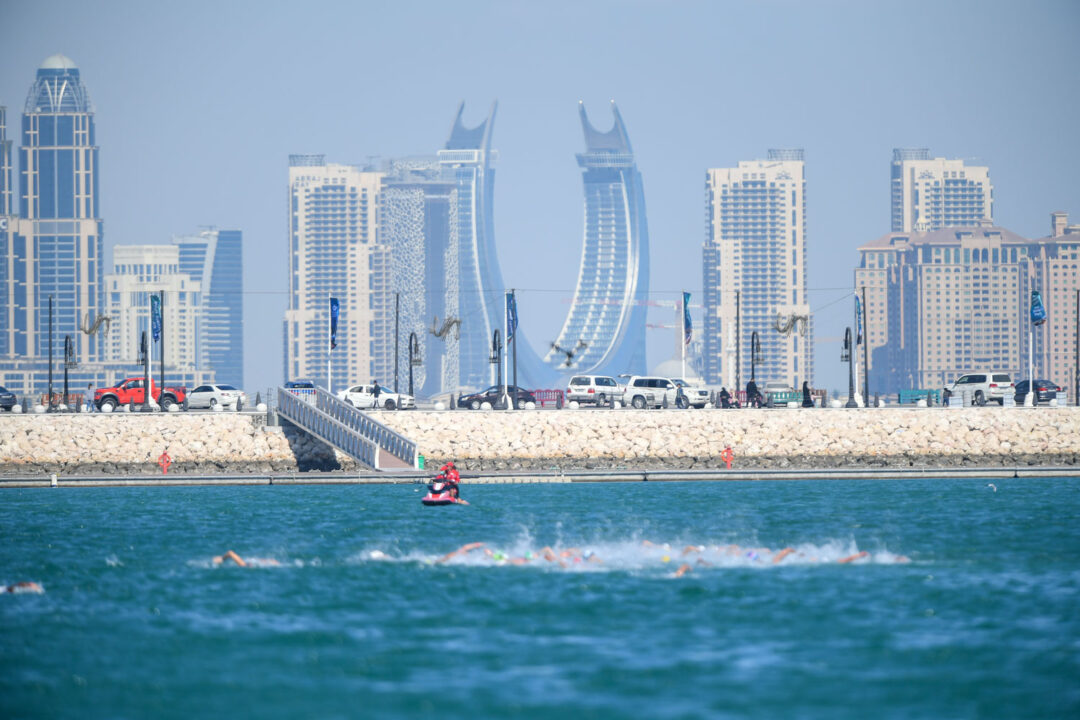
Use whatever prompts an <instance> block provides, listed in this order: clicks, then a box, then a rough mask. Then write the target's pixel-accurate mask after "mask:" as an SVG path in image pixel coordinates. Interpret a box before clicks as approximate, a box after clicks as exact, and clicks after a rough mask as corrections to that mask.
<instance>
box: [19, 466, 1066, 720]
mask: <svg viewBox="0 0 1080 720" xmlns="http://www.w3.org/2000/svg"><path fill="white" fill-rule="evenodd" d="M993 482H994V484H995V485H996V488H997V490H996V491H995V490H994V489H993V488H991V487H988V481H986V480H982V481H974V480H921V479H920V480H908V481H866V480H863V481H848V480H836V481H811V482H756V483H633V484H630V483H625V484H624V483H619V484H593V485H581V484H576V485H524V486H483V487H479V486H478V487H468V486H467V485H466V486H465V489H464V495H465V497H467V498H468V499H469V500H470V501H471V502H472V503H473V504H472V505H471V506H469V507H449V508H425V507H423V506H421V504H420V502H419V497H420V493H418V492H417V488H416V487H414V486H314V487H312V486H308V487H281V486H277V487H227V488H213V487H204V488H101V489H59V490H56V489H34V490H6V491H4V492H3V493H2V494H0V502H2V506H0V527H2V528H3V535H4V538H3V542H2V543H0V583H3V584H10V583H14V582H16V581H24V580H29V581H35V582H38V583H40V584H41V585H42V587H43V588H44V593H42V594H17V595H15V594H4V595H0V717H4V718H19V717H62V718H63V717H69V718H97V717H100V718H145V717H158V718H174V717H175V718H190V717H228V716H239V717H259V718H277V717H280V718H293V717H320V718H338V717H340V718H354V717H391V718H412V717H438V718H470V719H476V718H503V717H538V718H548V717H550V718H560V719H562V720H569V719H570V718H624V717H625V718H866V717H871V716H872V717H875V718H912V717H917V718H977V717H978V718H983V717H1001V718H1016V717H1077V716H1080V529H1078V528H1080V480H1078V479H1063V480H1062V479H1058V480H1026V479H1025V480H994V481H993ZM472 541H477V542H483V543H485V547H487V548H488V549H491V550H493V551H495V552H497V553H501V554H505V555H506V556H507V557H521V556H524V554H525V553H526V552H534V553H535V552H537V551H538V550H539V549H540V548H541V547H543V546H545V545H547V546H551V547H552V548H554V549H555V550H556V551H563V550H569V549H571V548H578V550H576V551H573V550H572V551H571V552H569V553H568V554H567V557H566V558H559V560H561V562H562V563H563V564H564V565H565V567H562V566H560V564H559V563H558V562H551V561H548V560H545V559H543V558H542V557H539V556H535V557H534V558H533V559H532V560H531V561H530V562H529V563H527V564H524V565H512V564H510V563H509V562H506V561H500V560H498V559H496V557H497V556H495V557H492V556H488V555H486V554H484V552H483V549H484V548H479V549H477V550H474V551H472V552H470V553H467V554H464V555H462V556H458V557H455V558H452V559H451V560H450V561H449V562H447V563H445V564H437V563H436V562H435V561H436V560H437V559H438V558H440V557H441V556H443V555H444V554H446V553H448V552H450V551H451V550H453V549H455V548H457V547H459V546H461V545H462V544H464V543H467V542H472ZM643 541H649V542H650V543H653V545H647V544H644V543H643ZM665 544H667V546H668V547H665ZM687 545H693V546H695V549H693V550H690V551H688V552H687V553H686V554H685V555H684V554H683V553H684V549H685V548H686V546H687ZM731 545H737V546H738V547H737V548H735V547H729V546H731ZM785 547H791V548H793V551H792V552H791V553H789V554H787V555H786V556H785V557H784V558H783V559H782V560H781V562H779V563H775V562H773V560H774V559H775V558H776V557H777V552H778V551H779V550H780V549H781V548H785ZM698 548H701V549H698ZM228 549H232V550H235V551H236V552H237V553H239V554H240V555H241V556H245V557H248V558H253V559H262V560H261V562H257V564H256V565H255V566H253V567H248V568H240V567H237V566H235V565H232V564H222V565H215V564H214V562H213V557H214V556H215V555H219V554H221V553H223V552H224V551H225V550H228ZM586 551H589V552H592V553H594V555H593V559H594V560H598V561H599V562H594V561H591V560H590V561H577V562H576V561H575V560H574V558H575V557H581V556H582V555H583V554H584V553H585V552H586ZM861 551H865V552H867V553H868V555H867V556H865V557H862V558H859V559H857V560H856V561H854V562H851V563H848V564H840V563H838V562H836V561H837V560H838V559H840V558H845V557H849V556H851V555H853V554H855V553H857V552H861ZM699 558H700V559H702V560H704V561H705V562H707V563H709V564H708V565H705V564H697V562H696V561H697V560H698V559H699ZM905 559H910V562H904V560H905ZM684 561H690V564H691V565H692V569H691V570H690V571H689V572H687V573H685V574H684V575H683V576H682V577H676V570H677V567H678V566H680V565H681V564H682V563H683V562H684ZM272 562H276V563H278V564H277V565H274V564H272Z"/></svg>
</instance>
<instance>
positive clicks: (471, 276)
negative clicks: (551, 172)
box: [439, 101, 649, 387]
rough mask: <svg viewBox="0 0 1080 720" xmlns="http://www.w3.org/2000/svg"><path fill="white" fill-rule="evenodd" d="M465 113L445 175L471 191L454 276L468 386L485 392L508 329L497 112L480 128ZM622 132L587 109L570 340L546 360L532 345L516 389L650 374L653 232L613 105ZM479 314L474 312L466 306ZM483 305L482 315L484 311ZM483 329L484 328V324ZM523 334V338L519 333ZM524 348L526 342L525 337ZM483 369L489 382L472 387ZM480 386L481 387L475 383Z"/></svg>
mask: <svg viewBox="0 0 1080 720" xmlns="http://www.w3.org/2000/svg"><path fill="white" fill-rule="evenodd" d="M463 110H464V104H462V106H461V107H460V108H459V109H458V113H457V116H456V118H455V119H454V126H453V129H452V130H451V132H450V139H449V140H448V141H447V143H446V149H445V150H443V151H441V152H440V153H439V161H440V164H442V165H443V166H444V167H446V166H447V165H453V166H454V167H455V172H456V173H457V175H458V182H459V183H461V182H463V181H464V182H465V183H466V184H468V185H469V186H471V190H472V192H467V193H462V194H461V195H460V200H459V206H458V208H457V212H456V222H457V225H458V233H457V236H458V238H459V240H460V243H461V244H460V245H459V247H458V252H457V253H456V255H457V262H456V267H454V268H448V269H449V270H450V271H451V272H455V273H456V276H457V280H458V288H459V293H458V297H457V299H456V300H457V302H456V304H457V305H458V306H459V307H458V309H459V312H460V313H461V315H460V317H462V318H463V320H466V319H471V320H473V321H472V322H464V321H463V322H462V324H461V339H460V345H459V348H460V349H459V358H458V362H459V363H460V365H459V367H460V375H459V377H460V378H461V380H462V381H463V382H464V384H469V382H470V381H472V382H473V383H474V384H483V383H484V382H485V381H486V379H487V378H486V377H483V376H484V375H485V373H486V371H487V368H488V367H489V366H488V357H489V351H490V347H491V346H490V342H491V337H492V333H493V330H494V329H496V328H501V327H504V317H505V307H504V304H503V296H504V292H505V285H504V284H503V281H502V273H501V271H500V269H499V263H498V259H497V256H496V251H495V235H494V224H493V214H492V201H493V190H494V169H493V168H492V167H491V165H490V157H491V131H492V126H493V124H494V120H495V106H492V109H491V113H490V114H489V115H488V118H487V119H486V120H485V121H484V122H483V123H482V124H481V125H479V126H478V127H475V128H471V129H470V128H466V127H464V126H463V125H462V123H461V116H462V112H463ZM611 110H612V114H613V115H614V119H615V122H614V125H613V127H612V128H611V130H608V131H607V132H600V131H598V130H597V129H596V128H594V127H593V126H592V124H591V123H590V122H589V118H588V116H587V115H586V113H585V106H584V104H583V103H582V104H580V105H579V112H580V115H581V125H582V129H583V130H584V133H585V152H583V153H580V154H578V156H577V161H578V165H579V166H581V168H582V175H583V177H582V180H583V182H584V186H585V233H584V238H583V246H582V252H581V267H580V269H579V271H578V280H577V288H576V290H575V291H574V298H573V302H572V304H571V307H570V312H569V314H568V315H567V318H566V322H565V323H564V325H563V328H562V331H561V332H560V333H559V337H558V340H556V341H555V342H554V343H553V344H552V347H551V349H550V351H549V352H548V353H547V354H546V355H545V357H544V358H543V359H541V358H539V357H538V356H537V355H536V354H535V353H533V352H532V350H531V346H530V345H529V344H528V342H522V343H521V344H520V348H519V349H518V351H517V362H518V382H519V384H521V385H522V386H525V387H550V386H551V385H552V384H553V383H555V382H556V381H557V379H558V378H559V376H560V375H565V374H570V373H596V374H606V375H616V374H619V373H633V374H643V373H644V372H645V312H646V305H645V300H646V297H647V293H648V287H649V231H648V222H647V221H646V216H645V194H644V190H643V187H642V182H641V173H639V172H638V170H637V166H636V165H635V163H634V152H633V149H632V148H631V146H630V138H629V137H628V135H627V133H626V126H625V125H624V124H623V120H622V116H621V115H620V114H619V109H618V107H616V105H615V102H614V101H612V103H611ZM469 305H473V307H472V308H470V307H468V306H469ZM476 305H479V307H476ZM477 320H482V322H476V321H477ZM518 332H519V333H521V330H519V331H518ZM519 339H522V340H524V334H520V335H519ZM467 368H468V369H476V371H478V372H479V373H480V374H481V377H477V378H471V377H469V376H471V375H472V374H474V373H472V372H469V371H467V370H466V369H467ZM476 381H479V383H476Z"/></svg>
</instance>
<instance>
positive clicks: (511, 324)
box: [506, 290, 518, 342]
mask: <svg viewBox="0 0 1080 720" xmlns="http://www.w3.org/2000/svg"><path fill="white" fill-rule="evenodd" d="M517 326H518V317H517V298H516V297H515V296H514V291H513V290H511V291H510V292H508V293H507V299H506V342H510V341H511V340H513V339H514V332H515V331H516V330H517Z"/></svg>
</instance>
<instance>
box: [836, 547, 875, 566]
mask: <svg viewBox="0 0 1080 720" xmlns="http://www.w3.org/2000/svg"><path fill="white" fill-rule="evenodd" d="M869 554H870V553H868V552H867V551H865V550H863V551H862V552H857V553H855V554H854V555H848V556H847V557H845V558H840V559H839V560H837V561H836V562H838V563H849V562H854V561H856V560H858V559H859V558H864V557H866V556H867V555H869Z"/></svg>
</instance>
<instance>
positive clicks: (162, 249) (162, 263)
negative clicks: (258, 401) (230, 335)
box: [103, 245, 228, 382]
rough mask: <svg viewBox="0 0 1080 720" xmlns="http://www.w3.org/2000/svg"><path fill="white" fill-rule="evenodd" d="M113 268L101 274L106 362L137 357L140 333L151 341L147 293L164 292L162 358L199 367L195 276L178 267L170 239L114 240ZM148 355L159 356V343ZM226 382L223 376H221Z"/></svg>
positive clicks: (176, 365) (180, 366)
mask: <svg viewBox="0 0 1080 720" xmlns="http://www.w3.org/2000/svg"><path fill="white" fill-rule="evenodd" d="M112 255H113V271H112V272H111V273H109V274H107V275H105V297H106V300H105V308H106V312H107V314H108V316H109V319H110V327H109V330H108V332H107V333H106V334H105V335H104V341H103V345H104V348H103V354H104V355H105V357H104V358H103V359H104V360H105V361H107V362H125V363H129V364H131V365H135V364H137V363H138V359H139V345H140V343H141V338H142V333H143V332H144V331H146V332H147V337H148V342H150V343H153V334H152V332H151V330H152V328H151V323H150V296H151V295H159V297H160V293H162V292H164V294H165V300H164V304H163V305H162V337H163V339H164V342H165V364H166V366H167V367H169V368H170V369H171V370H172V372H171V373H170V375H171V376H172V375H175V374H176V372H193V371H195V370H196V369H198V370H202V371H204V372H206V371H209V370H210V368H209V367H206V366H201V365H200V364H199V357H198V354H197V352H196V347H197V340H196V338H197V337H198V332H197V324H198V320H199V318H200V316H201V314H202V307H201V305H200V301H199V295H200V289H201V288H200V285H199V281H198V280H197V279H193V278H192V276H191V275H189V274H188V273H186V272H182V271H181V269H180V249H179V248H178V247H176V246H175V245H117V246H115V247H114V248H113V250H112ZM150 352H151V359H152V361H153V362H155V363H156V362H158V361H159V360H160V357H161V355H160V345H156V349H155V347H154V346H153V345H152V346H151V350H150ZM225 382H228V381H225Z"/></svg>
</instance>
